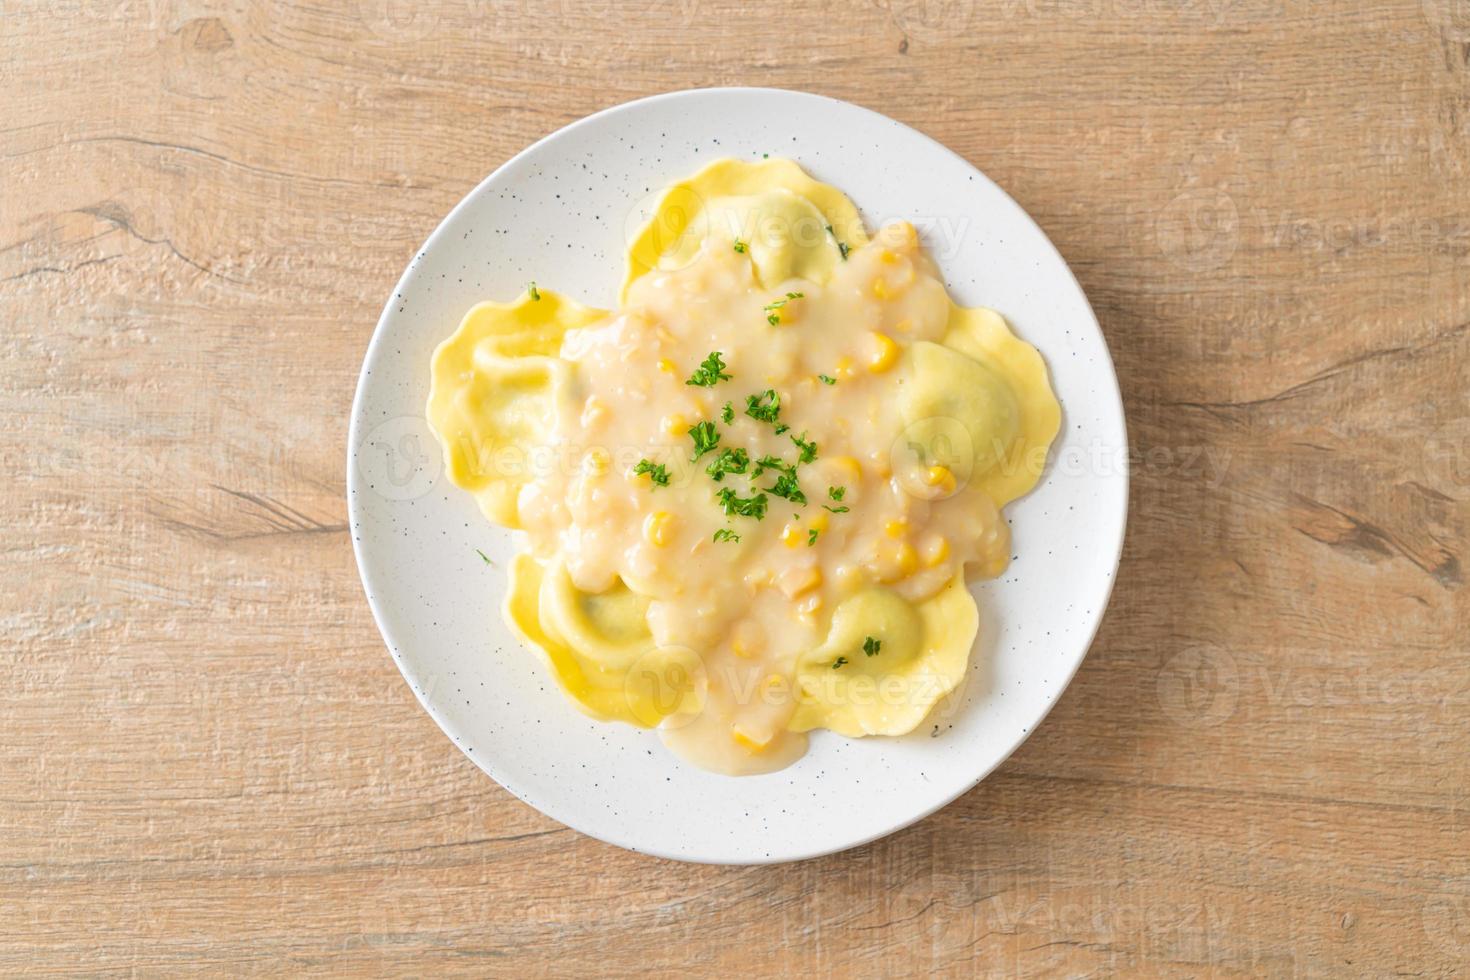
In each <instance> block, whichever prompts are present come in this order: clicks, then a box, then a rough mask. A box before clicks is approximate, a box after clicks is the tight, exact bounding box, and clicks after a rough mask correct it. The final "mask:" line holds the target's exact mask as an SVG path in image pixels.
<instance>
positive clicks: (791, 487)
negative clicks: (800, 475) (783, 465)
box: [765, 473, 806, 504]
mask: <svg viewBox="0 0 1470 980" xmlns="http://www.w3.org/2000/svg"><path fill="white" fill-rule="evenodd" d="M765 491H766V493H769V494H774V495H775V496H777V497H785V498H786V499H787V500H789V501H791V502H792V503H793V504H805V503H806V494H804V493H802V492H801V486H800V485H799V484H798V483H797V482H796V477H795V476H793V475H792V474H790V473H782V474H781V475H780V476H778V477H776V483H775V485H774V486H769V487H766V488H765Z"/></svg>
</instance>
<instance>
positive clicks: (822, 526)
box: [807, 510, 828, 534]
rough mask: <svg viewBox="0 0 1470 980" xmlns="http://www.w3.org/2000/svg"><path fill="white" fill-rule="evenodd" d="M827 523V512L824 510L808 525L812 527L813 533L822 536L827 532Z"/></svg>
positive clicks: (808, 522)
mask: <svg viewBox="0 0 1470 980" xmlns="http://www.w3.org/2000/svg"><path fill="white" fill-rule="evenodd" d="M827 521H828V518H827V512H826V511H825V510H824V511H822V512H821V513H820V514H818V515H816V516H815V517H813V518H812V519H811V520H809V521H807V524H809V525H810V526H811V529H812V530H813V531H816V532H817V533H818V534H821V533H822V532H823V531H825V530H827Z"/></svg>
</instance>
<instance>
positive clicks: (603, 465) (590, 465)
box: [582, 446, 612, 476]
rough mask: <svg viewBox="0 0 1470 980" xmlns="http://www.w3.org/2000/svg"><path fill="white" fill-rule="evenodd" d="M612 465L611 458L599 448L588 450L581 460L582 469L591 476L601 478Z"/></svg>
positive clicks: (604, 450)
mask: <svg viewBox="0 0 1470 980" xmlns="http://www.w3.org/2000/svg"><path fill="white" fill-rule="evenodd" d="M611 465H612V456H611V455H610V454H609V453H608V451H607V450H606V449H603V448H602V447H601V446H598V447H596V448H595V449H592V450H590V451H589V452H588V453H587V455H586V457H584V458H583V460H582V468H583V469H585V470H586V471H587V472H588V473H590V474H591V475H593V476H602V474H604V473H606V472H607V470H608V467H610V466H611Z"/></svg>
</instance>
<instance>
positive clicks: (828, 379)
mask: <svg viewBox="0 0 1470 980" xmlns="http://www.w3.org/2000/svg"><path fill="white" fill-rule="evenodd" d="M817 380H818V381H820V382H822V384H824V385H835V384H836V383H837V379H836V378H834V377H832V376H831V375H827V374H819V375H817Z"/></svg>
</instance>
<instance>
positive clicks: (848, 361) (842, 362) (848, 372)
mask: <svg viewBox="0 0 1470 980" xmlns="http://www.w3.org/2000/svg"><path fill="white" fill-rule="evenodd" d="M832 373H833V374H835V375H836V376H837V377H839V378H850V377H852V376H853V367H852V358H850V357H839V358H838V359H837V366H836V367H834V368H833V369H832Z"/></svg>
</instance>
